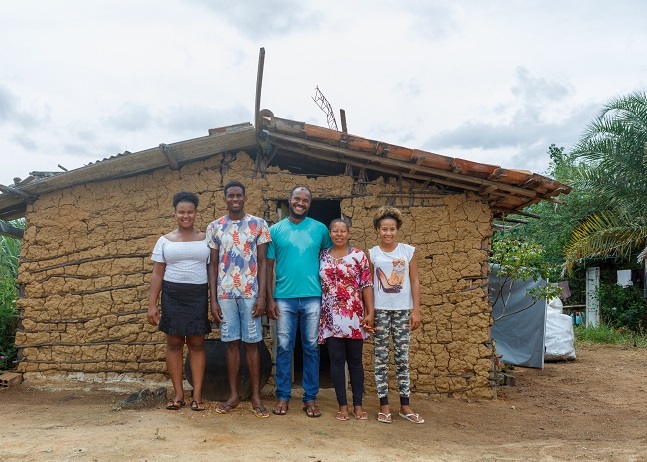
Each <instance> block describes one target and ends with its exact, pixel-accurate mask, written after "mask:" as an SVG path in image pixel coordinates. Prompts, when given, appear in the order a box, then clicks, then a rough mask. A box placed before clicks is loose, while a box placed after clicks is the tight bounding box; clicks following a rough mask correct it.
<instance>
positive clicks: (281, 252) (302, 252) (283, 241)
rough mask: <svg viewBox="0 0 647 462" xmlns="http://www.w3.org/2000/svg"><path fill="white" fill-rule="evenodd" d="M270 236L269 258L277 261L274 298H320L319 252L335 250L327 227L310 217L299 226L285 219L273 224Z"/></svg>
mask: <svg viewBox="0 0 647 462" xmlns="http://www.w3.org/2000/svg"><path fill="white" fill-rule="evenodd" d="M270 234H271V235H272V241H271V242H270V243H269V245H268V247H267V258H269V259H272V260H275V261H276V266H275V273H276V289H274V298H301V297H321V282H320V281H319V252H320V251H321V250H323V249H326V248H328V247H332V241H331V240H330V236H329V235H328V228H326V226H325V225H324V224H323V223H321V222H318V221H317V220H313V219H312V218H308V217H306V218H305V220H303V221H302V222H301V223H299V224H296V225H295V224H294V223H292V222H291V221H290V220H289V219H287V218H286V219H284V220H281V221H279V222H278V223H276V224H275V225H272V226H271V227H270ZM268 282H269V283H270V284H271V281H268Z"/></svg>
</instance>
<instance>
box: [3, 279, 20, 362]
mask: <svg viewBox="0 0 647 462" xmlns="http://www.w3.org/2000/svg"><path fill="white" fill-rule="evenodd" d="M16 298H18V291H17V290H16V285H15V279H14V278H8V277H6V278H3V279H2V280H0V371H3V370H7V369H11V368H13V362H14V360H15V359H16V348H15V347H14V341H15V338H16V327H17V319H16V314H17V313H16V308H15V306H16Z"/></svg>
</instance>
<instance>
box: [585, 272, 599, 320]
mask: <svg viewBox="0 0 647 462" xmlns="http://www.w3.org/2000/svg"><path fill="white" fill-rule="evenodd" d="M599 292H600V268H598V267H593V268H587V269H586V326H587V327H598V326H599V325H600V296H599Z"/></svg>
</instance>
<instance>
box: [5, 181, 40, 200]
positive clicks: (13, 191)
mask: <svg viewBox="0 0 647 462" xmlns="http://www.w3.org/2000/svg"><path fill="white" fill-rule="evenodd" d="M0 191H2V192H3V193H5V194H11V195H12V196H18V197H22V198H24V199H29V200H34V199H36V197H38V196H34V195H33V194H30V193H28V192H25V191H21V190H20V189H15V188H10V187H9V186H5V185H3V184H0Z"/></svg>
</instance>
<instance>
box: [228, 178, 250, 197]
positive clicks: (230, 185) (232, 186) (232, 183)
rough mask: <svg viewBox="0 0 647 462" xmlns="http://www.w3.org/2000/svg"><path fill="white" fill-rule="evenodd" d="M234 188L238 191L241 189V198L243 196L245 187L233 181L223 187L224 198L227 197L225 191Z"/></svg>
mask: <svg viewBox="0 0 647 462" xmlns="http://www.w3.org/2000/svg"><path fill="white" fill-rule="evenodd" d="M235 187H239V188H240V189H242V190H243V196H244V195H245V185H244V184H242V183H241V182H240V181H238V180H233V181H230V182H229V183H227V184H226V185H225V189H223V192H224V194H225V196H226V195H227V191H228V190H229V188H235Z"/></svg>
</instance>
